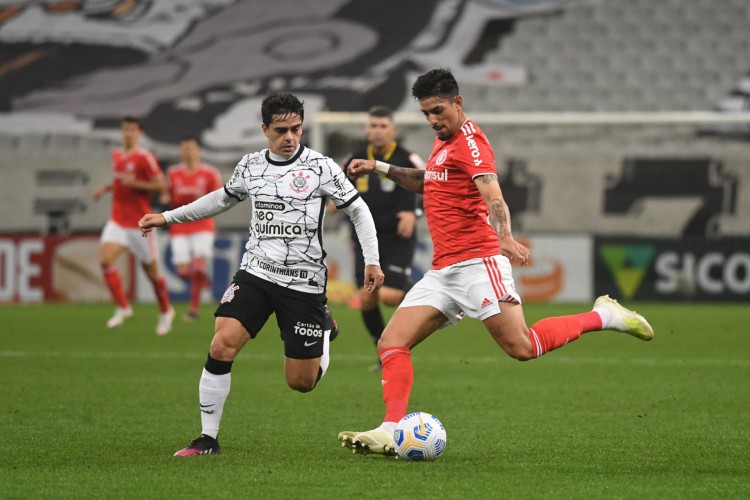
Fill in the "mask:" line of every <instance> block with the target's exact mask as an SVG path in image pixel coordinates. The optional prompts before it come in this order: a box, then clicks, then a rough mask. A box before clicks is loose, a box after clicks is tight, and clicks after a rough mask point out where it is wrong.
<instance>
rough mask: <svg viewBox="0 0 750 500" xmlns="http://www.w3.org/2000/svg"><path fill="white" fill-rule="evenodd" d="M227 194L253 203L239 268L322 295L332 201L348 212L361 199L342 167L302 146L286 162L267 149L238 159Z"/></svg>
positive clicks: (226, 188)
mask: <svg viewBox="0 0 750 500" xmlns="http://www.w3.org/2000/svg"><path fill="white" fill-rule="evenodd" d="M224 190H225V191H226V193H227V194H228V195H229V196H232V197H234V198H236V199H238V200H240V201H242V200H245V199H247V198H250V207H251V217H250V237H249V239H248V241H247V245H246V247H245V249H246V252H245V255H244V256H243V257H242V263H241V264H240V269H242V270H244V271H247V272H249V273H250V274H253V275H255V276H258V277H259V278H262V279H265V280H268V281H271V282H273V283H276V284H278V285H281V286H285V287H288V288H291V289H294V290H298V291H301V292H308V293H322V292H324V291H325V287H326V280H327V277H328V270H327V268H326V265H325V256H326V253H325V251H324V250H323V231H322V228H323V220H324V218H325V212H326V205H327V203H328V199H329V198H330V199H332V200H333V203H334V205H335V206H336V207H337V208H344V207H346V206H348V205H349V204H351V203H352V202H353V201H354V200H356V199H357V198H358V197H359V195H358V194H357V190H356V189H355V188H354V186H353V185H352V183H351V182H349V180H348V179H347V178H346V176H345V175H344V173H343V172H342V170H341V168H340V167H339V166H338V165H337V164H336V163H335V162H334V161H333V160H331V159H330V158H328V157H325V156H323V155H321V154H320V153H318V152H317V151H313V150H312V149H308V148H305V147H304V146H300V147H299V150H298V151H297V153H296V154H295V155H294V156H293V157H292V158H290V159H289V160H287V161H283V162H281V161H274V160H272V159H271V157H270V155H269V151H268V149H264V150H262V151H260V152H257V153H252V154H248V155H245V156H244V157H243V158H242V160H240V162H239V163H238V164H237V167H236V168H235V169H234V174H233V175H232V178H231V179H229V182H227V184H226V185H225V186H224Z"/></svg>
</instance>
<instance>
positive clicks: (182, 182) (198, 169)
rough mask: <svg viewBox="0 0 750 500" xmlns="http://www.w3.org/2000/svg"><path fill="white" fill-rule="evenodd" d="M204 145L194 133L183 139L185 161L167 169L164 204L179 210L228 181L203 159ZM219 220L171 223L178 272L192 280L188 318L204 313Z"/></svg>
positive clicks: (187, 319) (171, 242)
mask: <svg viewBox="0 0 750 500" xmlns="http://www.w3.org/2000/svg"><path fill="white" fill-rule="evenodd" d="M200 154H201V150H200V145H199V144H198V140H197V139H196V138H195V137H193V136H186V137H183V138H182V140H181V141H180V159H181V160H182V163H180V164H178V165H173V166H172V167H170V168H169V169H168V170H167V191H166V193H165V194H164V196H163V197H162V200H161V201H162V203H163V204H165V205H169V208H170V209H175V208H177V207H181V206H183V205H187V204H188V203H192V202H194V201H195V200H197V199H198V198H200V197H201V196H204V195H206V194H208V193H211V192H213V191H216V190H217V189H219V188H221V187H222V186H223V185H224V184H223V183H222V181H221V175H220V174H219V171H218V170H217V169H216V167H213V166H210V165H206V164H204V163H201V161H200ZM215 232H216V222H215V221H214V219H213V218H208V219H203V220H197V221H192V222H186V223H185V224H172V225H170V226H169V235H170V238H171V241H170V244H171V247H172V262H173V263H174V265H175V267H176V268H177V274H179V275H180V277H181V278H182V279H184V280H186V281H187V282H188V283H190V306H189V307H188V310H187V312H186V313H185V315H184V316H183V319H184V320H185V321H196V320H197V319H198V316H199V312H200V303H201V302H200V301H201V292H202V291H203V289H204V288H205V287H206V285H207V284H208V274H207V272H206V269H207V262H208V260H209V259H211V257H212V256H213V249H214V235H215Z"/></svg>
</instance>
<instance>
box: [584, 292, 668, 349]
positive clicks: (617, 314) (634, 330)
mask: <svg viewBox="0 0 750 500" xmlns="http://www.w3.org/2000/svg"><path fill="white" fill-rule="evenodd" d="M594 310H595V311H596V310H603V311H607V312H609V314H610V315H611V319H610V321H609V323H608V324H607V323H605V325H606V326H604V325H603V329H605V330H615V331H618V332H624V333H627V334H629V335H632V336H633V337H636V338H639V339H641V340H651V339H653V338H654V329H653V328H651V325H649V324H648V321H646V318H644V317H643V316H641V315H640V314H638V313H637V312H635V311H631V310H630V309H627V308H625V307H623V306H622V305H621V304H620V303H619V302H617V301H616V300H615V299H613V298H610V296H609V295H602V296H601V297H599V298H598V299H596V302H594Z"/></svg>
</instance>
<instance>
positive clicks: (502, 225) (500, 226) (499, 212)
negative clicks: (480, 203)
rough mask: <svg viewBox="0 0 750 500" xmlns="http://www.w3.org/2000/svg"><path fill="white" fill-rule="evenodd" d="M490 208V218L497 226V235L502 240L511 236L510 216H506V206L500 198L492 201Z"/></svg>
mask: <svg viewBox="0 0 750 500" xmlns="http://www.w3.org/2000/svg"><path fill="white" fill-rule="evenodd" d="M490 208H491V210H492V213H491V215H492V218H493V219H494V220H495V223H496V224H497V235H498V236H499V237H500V239H501V240H503V239H505V238H507V237H508V236H510V235H511V233H510V216H509V214H508V210H507V205H506V204H505V201H504V200H503V199H502V198H495V199H493V200H492V202H491V205H490Z"/></svg>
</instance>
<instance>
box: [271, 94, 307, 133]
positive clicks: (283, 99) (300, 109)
mask: <svg viewBox="0 0 750 500" xmlns="http://www.w3.org/2000/svg"><path fill="white" fill-rule="evenodd" d="M292 115H299V117H300V119H301V120H303V121H304V119H305V107H304V104H303V103H302V101H300V100H299V99H297V96H295V95H294V94H290V93H289V92H274V93H273V94H270V95H268V96H266V98H265V99H263V103H262V104H261V105H260V116H261V117H262V118H263V123H264V124H265V125H266V127H267V126H269V125H270V124H271V122H272V121H273V119H274V117H281V118H288V117H290V116H292Z"/></svg>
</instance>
